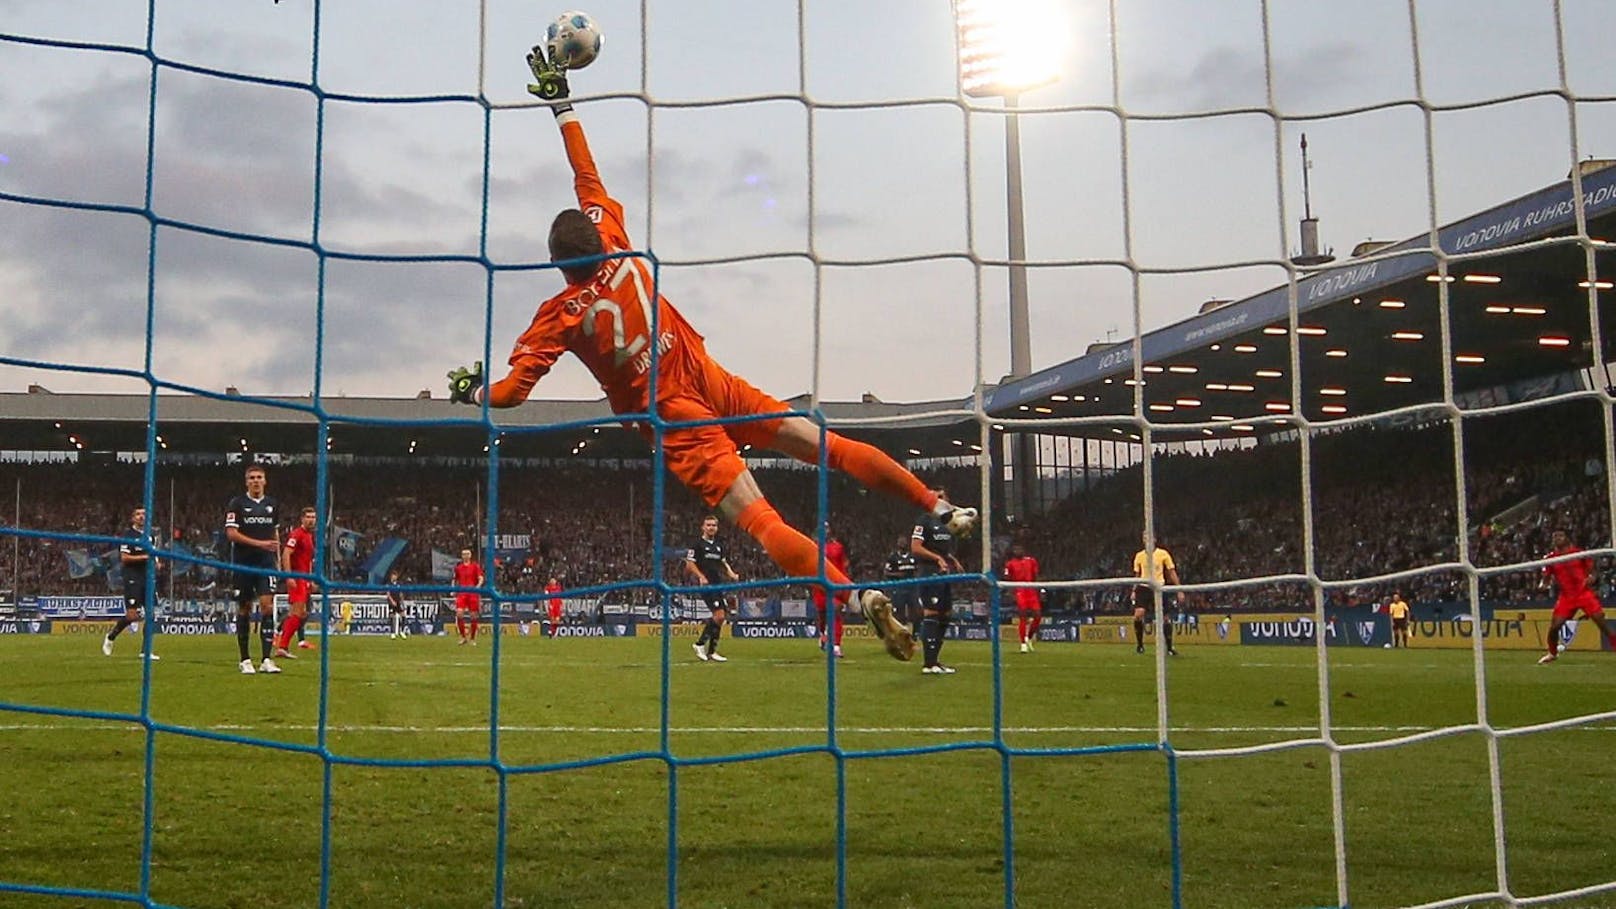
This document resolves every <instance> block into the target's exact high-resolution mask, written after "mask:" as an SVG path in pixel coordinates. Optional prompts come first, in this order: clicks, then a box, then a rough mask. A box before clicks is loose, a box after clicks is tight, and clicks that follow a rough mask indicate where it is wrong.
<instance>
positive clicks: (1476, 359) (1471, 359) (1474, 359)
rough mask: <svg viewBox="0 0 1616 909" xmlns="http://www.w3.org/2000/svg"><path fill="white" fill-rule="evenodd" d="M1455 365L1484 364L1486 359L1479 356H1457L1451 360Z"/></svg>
mask: <svg viewBox="0 0 1616 909" xmlns="http://www.w3.org/2000/svg"><path fill="white" fill-rule="evenodd" d="M1453 362H1455V363H1485V362H1487V358H1486V357H1484V356H1482V355H1481V354H1459V355H1458V356H1456V357H1454V358H1453Z"/></svg>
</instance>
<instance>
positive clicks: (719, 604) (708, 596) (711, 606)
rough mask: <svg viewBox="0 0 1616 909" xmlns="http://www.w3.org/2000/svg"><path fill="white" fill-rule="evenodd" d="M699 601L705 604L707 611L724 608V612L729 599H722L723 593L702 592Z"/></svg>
mask: <svg viewBox="0 0 1616 909" xmlns="http://www.w3.org/2000/svg"><path fill="white" fill-rule="evenodd" d="M701 601H702V602H703V603H706V604H707V610H708V611H709V612H712V611H715V610H719V609H722V610H725V611H726V612H727V611H729V601H728V600H726V599H724V595H723V594H720V593H704V594H702V595H701Z"/></svg>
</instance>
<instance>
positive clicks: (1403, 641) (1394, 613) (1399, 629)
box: [1386, 590, 1413, 647]
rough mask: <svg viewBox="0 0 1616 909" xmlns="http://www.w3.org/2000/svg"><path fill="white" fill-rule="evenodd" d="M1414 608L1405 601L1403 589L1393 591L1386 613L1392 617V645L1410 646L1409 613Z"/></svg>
mask: <svg viewBox="0 0 1616 909" xmlns="http://www.w3.org/2000/svg"><path fill="white" fill-rule="evenodd" d="M1412 611H1413V610H1412V609H1410V608H1409V606H1408V604H1407V603H1406V602H1404V601H1403V592H1402V591H1401V590H1398V591H1394V592H1393V593H1392V601H1391V602H1390V603H1387V604H1386V614H1387V615H1389V616H1391V617H1392V646H1393V647H1407V646H1408V615H1409V613H1410V612H1412Z"/></svg>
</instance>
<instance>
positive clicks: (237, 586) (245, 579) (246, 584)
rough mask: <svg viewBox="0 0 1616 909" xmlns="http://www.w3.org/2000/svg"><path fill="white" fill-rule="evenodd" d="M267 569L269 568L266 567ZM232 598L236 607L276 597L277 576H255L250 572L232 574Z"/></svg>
mask: <svg viewBox="0 0 1616 909" xmlns="http://www.w3.org/2000/svg"><path fill="white" fill-rule="evenodd" d="M264 568H265V569H268V568H269V566H268V565H265V566H264ZM230 586H231V588H232V590H231V595H230V598H231V600H233V601H234V602H235V603H236V605H238V606H239V605H242V604H244V603H253V602H255V601H257V599H258V598H259V597H261V596H274V594H275V576H274V575H269V574H253V573H252V572H248V571H236V572H232V574H231V580H230Z"/></svg>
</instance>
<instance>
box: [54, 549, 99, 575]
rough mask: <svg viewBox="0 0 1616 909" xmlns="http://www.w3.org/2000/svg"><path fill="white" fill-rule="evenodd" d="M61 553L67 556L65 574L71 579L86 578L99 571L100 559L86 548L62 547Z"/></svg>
mask: <svg viewBox="0 0 1616 909" xmlns="http://www.w3.org/2000/svg"><path fill="white" fill-rule="evenodd" d="M62 555H65V556H67V576H68V577H70V578H72V579H73V580H75V581H76V580H78V579H80V578H87V577H89V576H90V575H92V574H95V573H96V572H98V571H100V570H101V568H102V566H101V565H100V560H99V559H97V558H95V557H94V556H92V555H90V552H89V550H87V549H64V550H62Z"/></svg>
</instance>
